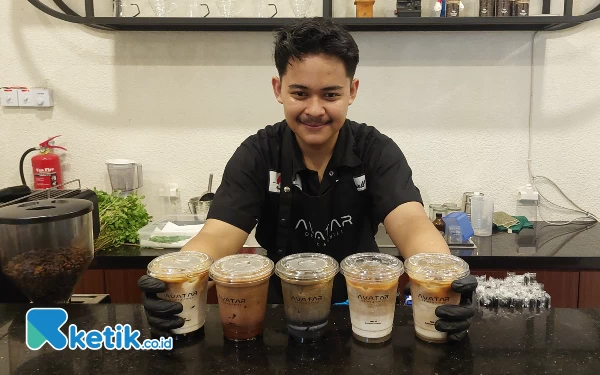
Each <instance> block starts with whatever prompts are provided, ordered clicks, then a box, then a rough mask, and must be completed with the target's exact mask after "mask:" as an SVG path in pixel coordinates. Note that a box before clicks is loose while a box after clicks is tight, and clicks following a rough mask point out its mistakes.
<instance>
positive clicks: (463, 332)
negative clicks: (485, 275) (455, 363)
mask: <svg viewBox="0 0 600 375" xmlns="http://www.w3.org/2000/svg"><path fill="white" fill-rule="evenodd" d="M475 289H477V279H476V278H475V276H473V275H469V276H467V277H464V278H462V279H458V280H455V281H454V282H453V283H452V290H453V291H455V292H457V293H460V294H461V298H460V304H459V305H442V306H439V307H437V308H436V309H435V315H437V317H438V318H440V319H439V320H438V321H437V322H436V323H435V329H437V330H438V331H441V332H448V341H461V340H463V339H464V338H465V337H466V336H467V332H468V329H469V327H470V326H471V318H472V317H473V316H474V315H475V306H474V305H473V292H474V291H475Z"/></svg>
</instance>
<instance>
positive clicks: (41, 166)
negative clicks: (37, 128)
mask: <svg viewBox="0 0 600 375" xmlns="http://www.w3.org/2000/svg"><path fill="white" fill-rule="evenodd" d="M57 137H60V135H57V136H54V137H52V138H50V139H48V140H46V141H44V142H42V143H40V145H39V147H32V148H30V149H29V150H27V151H25V153H24V154H23V156H21V162H20V173H21V182H22V183H23V185H26V183H25V176H24V175H23V161H24V159H25V157H26V156H27V154H29V153H30V152H32V151H36V150H38V151H39V154H38V155H36V156H34V157H32V158H31V167H32V169H33V188H34V190H42V189H49V188H52V187H56V186H60V185H62V183H63V182H62V169H61V166H60V157H59V156H58V155H56V154H55V153H54V152H53V151H52V150H53V149H55V148H59V149H61V150H65V151H67V149H66V148H64V147H61V146H54V144H53V143H54V142H52V140H53V139H54V138H57ZM61 188H62V187H59V189H61Z"/></svg>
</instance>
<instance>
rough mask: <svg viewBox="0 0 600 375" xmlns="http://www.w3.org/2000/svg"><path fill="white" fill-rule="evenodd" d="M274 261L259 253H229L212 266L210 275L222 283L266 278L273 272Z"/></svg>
mask: <svg viewBox="0 0 600 375" xmlns="http://www.w3.org/2000/svg"><path fill="white" fill-rule="evenodd" d="M273 267H274V264H273V261H272V260H271V259H269V258H267V257H265V256H262V255H258V254H236V255H229V256H226V257H223V258H221V259H219V260H217V261H216V262H215V263H214V264H213V265H212V266H211V267H210V277H211V278H212V279H213V280H215V281H218V282H221V283H230V284H237V283H245V282H253V281H259V280H264V279H266V278H268V277H269V276H271V275H272V274H273Z"/></svg>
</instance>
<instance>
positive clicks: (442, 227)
mask: <svg viewBox="0 0 600 375" xmlns="http://www.w3.org/2000/svg"><path fill="white" fill-rule="evenodd" d="M433 225H434V226H435V228H436V229H437V230H438V231H440V233H441V234H442V237H444V238H445V237H446V223H445V222H444V220H442V214H441V213H437V214H435V220H434V221H433Z"/></svg>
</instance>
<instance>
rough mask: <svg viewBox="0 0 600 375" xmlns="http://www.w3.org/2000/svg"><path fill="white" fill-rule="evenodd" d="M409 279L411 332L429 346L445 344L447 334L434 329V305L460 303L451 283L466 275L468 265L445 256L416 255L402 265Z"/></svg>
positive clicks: (434, 254)
mask: <svg viewBox="0 0 600 375" xmlns="http://www.w3.org/2000/svg"><path fill="white" fill-rule="evenodd" d="M404 268H405V269H406V273H407V274H408V276H409V277H410V291H411V295H412V306H413V317H414V320H415V332H416V334H417V337H419V338H420V339H422V340H424V341H427V342H432V343H444V342H446V341H448V334H447V333H445V332H440V331H438V330H436V329H435V322H436V321H437V320H438V317H437V316H436V315H435V309H436V308H437V307H438V306H441V305H446V304H451V305H457V304H459V303H460V294H459V293H456V292H454V291H452V288H451V286H452V282H453V281H454V280H458V279H461V278H463V277H466V276H468V275H469V265H468V264H467V263H466V262H465V261H464V260H462V259H461V258H458V257H455V256H453V255H449V254H436V253H420V254H416V255H413V256H412V257H410V258H408V259H407V260H406V261H405V262H404Z"/></svg>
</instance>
